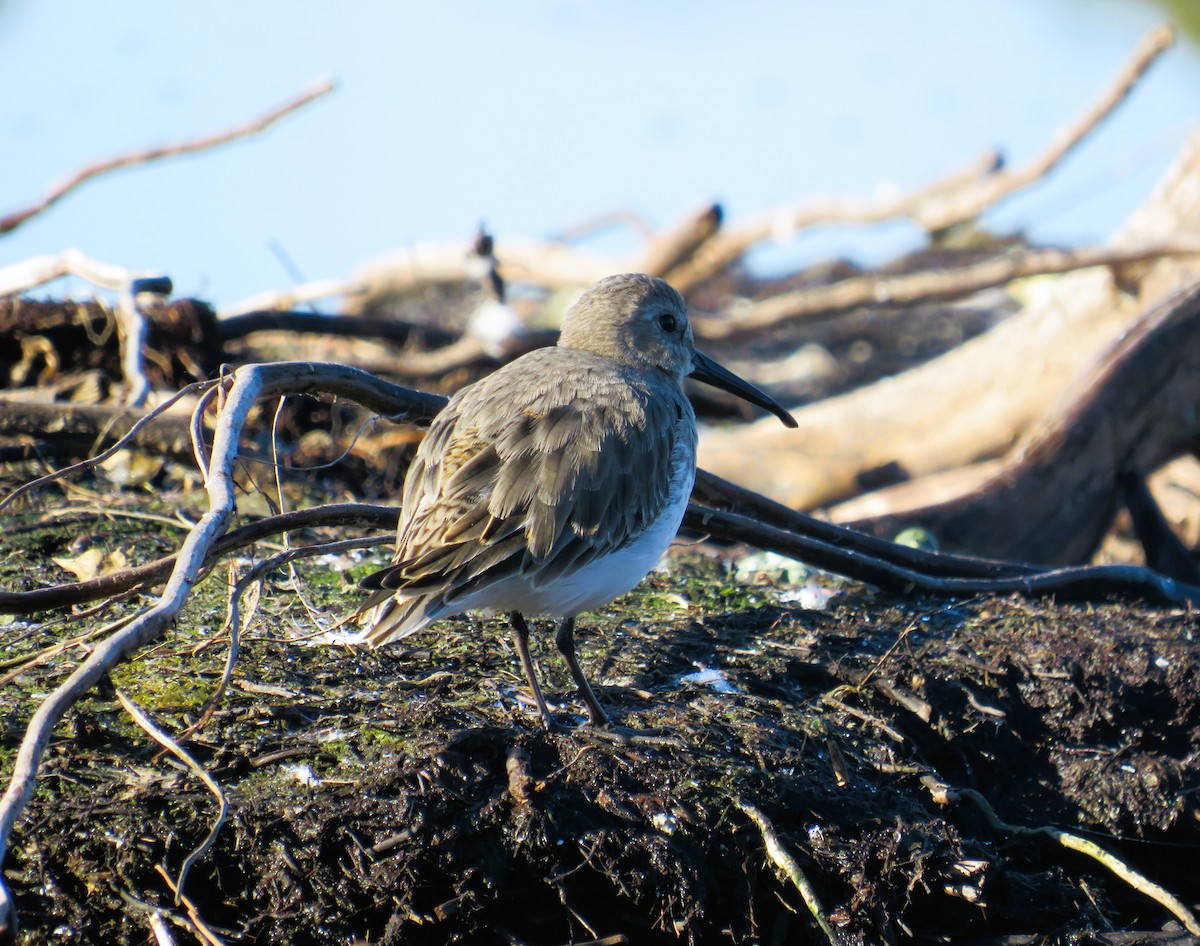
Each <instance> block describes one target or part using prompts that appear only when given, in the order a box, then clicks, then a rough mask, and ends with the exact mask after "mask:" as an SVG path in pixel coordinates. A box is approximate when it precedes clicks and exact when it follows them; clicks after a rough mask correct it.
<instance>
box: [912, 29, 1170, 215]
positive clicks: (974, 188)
mask: <svg viewBox="0 0 1200 946" xmlns="http://www.w3.org/2000/svg"><path fill="white" fill-rule="evenodd" d="M1174 42H1175V31H1174V30H1173V29H1172V28H1171V27H1170V26H1167V25H1165V24H1163V25H1159V26H1156V27H1155V28H1154V29H1152V30H1151V31H1150V32H1149V33H1147V34H1146V35H1145V36H1144V37H1142V39H1141V41H1140V42H1139V43H1138V45H1137V47H1136V49H1135V50H1134V52H1133V56H1132V57H1131V58H1130V60H1129V61H1128V62H1127V63H1126V64H1125V65H1124V66H1123V67H1122V69H1121V71H1120V72H1119V73H1118V74H1117V76H1116V78H1115V79H1114V80H1113V82H1112V84H1111V85H1110V86H1109V87H1108V88H1107V89H1105V90H1104V92H1103V93H1101V95H1100V96H1099V97H1098V98H1097V99H1096V101H1095V102H1093V103H1092V105H1091V106H1090V107H1089V108H1088V109H1087V110H1086V111H1085V112H1084V113H1083V114H1082V115H1080V116H1079V117H1078V118H1076V119H1075V120H1074V121H1072V122H1070V123H1069V124H1067V125H1066V126H1065V127H1063V128H1061V129H1059V131H1058V132H1057V133H1056V134H1055V135H1054V138H1053V140H1052V141H1051V142H1050V145H1049V147H1047V148H1046V150H1045V151H1044V152H1042V154H1040V155H1039V156H1038V157H1036V158H1034V159H1033V160H1032V161H1030V162H1029V163H1028V164H1026V165H1025V166H1024V167H1021V168H1018V169H1016V170H1012V171H1010V170H1001V171H997V173H995V174H992V175H989V176H988V177H984V178H982V179H980V180H977V181H975V182H973V184H972V185H970V186H968V187H965V188H963V189H962V190H960V191H958V192H956V193H953V192H952V193H948V194H946V195H945V196H944V197H943V198H942V199H940V200H938V199H933V200H931V201H929V202H928V203H927V204H925V205H924V206H922V207H920V208H919V209H918V211H917V212H916V213H915V214H914V217H915V218H916V220H917V221H918V222H919V223H920V224H921V225H922V226H924V227H925V229H927V230H941V229H944V228H946V227H949V226H953V225H954V224H957V223H962V222H963V221H966V220H972V219H974V218H975V217H978V216H979V215H980V214H981V213H982V212H983V211H984V210H986V209H987V208H988V207H991V206H992V205H993V204H996V203H998V202H999V201H1000V200H1002V199H1003V198H1005V197H1008V196H1009V195H1010V194H1012V193H1014V192H1016V191H1018V190H1020V189H1021V188H1023V187H1027V186H1029V185H1030V184H1032V183H1033V182H1034V181H1037V180H1040V179H1041V178H1043V177H1045V176H1046V175H1047V174H1049V173H1050V171H1052V170H1053V169H1054V168H1055V167H1056V166H1057V165H1058V164H1059V163H1060V162H1061V161H1062V160H1063V159H1064V158H1065V157H1067V155H1068V154H1070V153H1071V151H1073V150H1074V149H1075V147H1076V146H1077V145H1078V144H1079V143H1080V142H1081V141H1082V140H1083V139H1084V138H1086V137H1087V136H1088V135H1089V134H1091V132H1092V131H1094V130H1095V129H1096V127H1097V126H1098V125H1099V124H1100V123H1101V122H1103V121H1104V119H1106V118H1107V117H1108V116H1109V115H1111V114H1112V112H1113V110H1114V109H1116V107H1117V106H1118V105H1120V104H1121V103H1122V102H1123V101H1124V100H1125V98H1126V97H1127V96H1128V95H1129V93H1130V92H1131V91H1132V90H1133V87H1134V86H1135V85H1136V84H1137V82H1138V80H1139V79H1141V77H1142V76H1143V75H1145V73H1146V70H1147V69H1149V68H1150V66H1151V65H1153V64H1154V62H1155V61H1156V60H1157V59H1158V57H1159V56H1161V55H1162V54H1163V53H1164V52H1165V51H1166V50H1167V49H1169V48H1170V47H1171V45H1172V44H1173V43H1174Z"/></svg>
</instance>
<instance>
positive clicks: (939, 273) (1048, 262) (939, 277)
mask: <svg viewBox="0 0 1200 946" xmlns="http://www.w3.org/2000/svg"><path fill="white" fill-rule="evenodd" d="M1198 255H1200V245H1192V244H1188V243H1168V244H1162V245H1157V246H1131V247H1114V248H1108V247H1095V248H1093V247H1085V248H1083V249H1077V250H1058V249H1040V250H1022V251H1020V252H1016V253H1006V254H1004V255H1001V256H997V257H994V258H992V259H987V260H984V261H983V262H980V263H972V264H971V265H968V266H960V267H956V268H954V269H928V270H921V271H920V272H915V273H905V274H904V275H902V276H881V275H878V274H876V273H869V274H867V275H864V276H857V277H854V278H852V279H843V280H841V281H840V282H836V283H833V284H832V285H829V286H816V287H814V288H810V289H801V290H797V291H796V292H785V293H781V294H780V295H777V296H772V297H771V298H770V299H766V300H764V301H762V302H759V303H758V304H756V305H754V306H752V307H751V308H749V309H747V310H746V311H745V312H743V313H739V314H738V317H737V319H736V320H731V319H727V318H722V317H715V316H693V318H692V326H693V328H695V330H696V334H697V335H700V336H702V337H703V338H709V339H718V338H728V337H730V336H732V335H736V334H740V333H742V332H753V331H761V330H762V329H764V328H768V327H770V326H772V325H776V324H778V323H780V322H787V321H792V320H795V319H802V318H805V317H811V316H814V315H824V314H828V313H830V312H836V311H838V310H840V309H852V308H854V307H855V306H860V305H870V304H879V305H885V304H886V305H905V304H908V303H912V302H918V301H923V300H928V299H944V298H948V297H953V296H962V295H966V294H968V293H971V292H978V291H979V290H981V289H987V288H990V287H992V286H1004V285H1007V284H1008V283H1010V282H1012V281H1013V280H1014V279H1023V278H1025V277H1027V276H1042V275H1048V274H1052V273H1069V272H1072V271H1074V270H1078V269H1090V268H1091V267H1093V266H1126V265H1129V264H1131V263H1144V262H1147V261H1150V260H1159V259H1163V258H1165V257H1168V256H1198Z"/></svg>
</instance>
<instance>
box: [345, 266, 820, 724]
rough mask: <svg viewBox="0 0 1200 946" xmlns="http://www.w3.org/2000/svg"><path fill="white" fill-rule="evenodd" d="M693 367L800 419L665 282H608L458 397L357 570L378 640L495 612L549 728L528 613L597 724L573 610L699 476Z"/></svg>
mask: <svg viewBox="0 0 1200 946" xmlns="http://www.w3.org/2000/svg"><path fill="white" fill-rule="evenodd" d="M688 376H690V377H693V378H697V379H698V380H701V381H705V382H707V383H709V384H712V385H715V386H717V387H720V388H724V389H725V390H727V391H730V392H732V393H734V394H736V395H738V396H740V397H742V398H744V399H746V400H747V401H750V402H751V403H753V404H756V405H758V406H760V407H762V408H765V409H766V410H769V411H771V412H772V413H774V414H776V415H777V416H778V417H779V418H780V419H781V420H782V421H783V422H784V423H785V424H787V425H788V426H789V427H795V426H796V421H795V420H794V419H793V418H792V416H791V415H790V414H789V413H788V412H787V411H785V410H784V409H783V408H782V407H780V406H779V405H778V404H777V403H776V402H775V401H774V400H772V399H771V398H770V397H768V396H767V395H766V394H764V393H763V392H761V391H759V390H758V389H757V388H755V387H753V386H752V385H750V384H748V383H747V382H745V381H743V380H742V379H741V378H739V377H737V376H736V375H734V374H732V373H730V372H729V371H726V370H725V369H724V368H722V367H721V366H720V365H718V364H717V363H716V362H714V361H712V360H711V359H709V358H707V357H706V356H704V355H702V354H700V353H699V352H698V351H696V350H695V347H694V344H693V339H692V329H691V326H690V325H689V324H688V318H687V307H686V306H685V304H684V301H683V298H682V297H681V296H680V295H679V293H678V292H676V291H675V290H674V289H672V288H671V287H670V286H669V285H668V284H667V283H665V282H663V281H662V280H661V279H656V278H654V277H651V276H644V275H638V274H631V275H624V276H611V277H609V278H607V279H604V280H602V281H601V282H600V283H598V284H597V285H596V286H595V287H594V288H592V289H591V290H589V291H588V292H586V293H584V295H583V296H582V297H581V298H580V299H579V301H578V302H577V303H576V304H575V305H574V306H573V307H572V308H571V310H570V311H569V312H568V313H567V316H566V318H565V320H564V322H563V327H562V333H561V336H560V338H559V342H558V345H557V347H555V348H543V349H539V350H537V351H533V352H530V353H529V354H527V355H524V356H523V357H521V358H518V359H517V360H516V361H513V362H510V363H509V364H508V365H506V366H505V367H503V368H501V369H500V370H498V371H496V372H495V373H493V374H491V375H489V376H488V377H486V378H484V379H483V380H481V381H478V382H476V383H475V384H472V385H469V386H468V387H466V388H463V389H462V390H461V391H459V392H458V393H457V394H455V396H454V397H453V398H451V400H450V403H449V404H448V405H447V406H446V407H445V409H444V410H443V411H442V412H441V413H440V414H439V415H438V416H437V418H436V419H435V420H434V422H433V424H432V426H431V427H430V428H429V432H428V433H427V434H426V436H425V439H424V440H423V441H422V443H421V446H420V447H419V448H418V450H417V454H416V457H415V459H414V460H413V462H412V465H411V466H410V468H409V470H408V475H407V477H406V478H405V481H404V491H403V508H402V510H401V514H400V524H399V530H398V535H397V541H396V554H395V558H394V559H393V563H394V564H392V565H391V566H389V567H387V568H384V569H382V570H380V571H377V572H375V573H373V574H371V575H368V576H367V577H366V578H365V579H364V580H363V581H362V587H363V588H366V589H368V590H371V591H373V592H374V594H373V595H372V597H371V599H370V600H369V601H368V607H369V606H373V605H374V606H378V607H377V610H376V612H375V623H374V626H373V627H371V628H370V629H369V630H368V631H366V632H365V633H364V634H362V635H361V640H363V641H365V642H367V643H369V644H371V645H373V646H380V645H382V644H387V643H390V642H392V641H395V640H399V639H400V638H403V637H407V636H408V635H410V634H413V633H415V632H417V631H419V630H421V628H423V627H425V626H426V625H427V624H429V623H430V622H432V621H435V620H437V619H439V618H444V617H449V616H451V615H454V614H458V613H461V612H463V611H473V610H477V609H478V610H488V611H501V612H508V613H509V619H510V622H511V624H512V631H513V643H514V645H515V647H516V651H517V655H518V657H519V658H520V660H521V666H522V668H523V669H524V672H525V677H526V679H527V680H528V681H529V688H530V690H531V691H532V693H533V698H534V700H535V701H536V702H537V706H538V710H539V711H540V712H541V715H542V718H543V720H544V721H545V723H546V725H547V726H548V727H551V728H552V727H553V726H554V721H553V719H552V717H551V715H550V711H549V709H548V707H547V706H546V700H545V698H544V697H543V695H542V689H541V687H540V686H539V684H538V679H537V674H536V672H535V670H534V666H533V660H532V659H531V658H530V655H529V625H528V623H527V622H526V619H525V618H526V615H528V616H530V617H533V616H541V617H549V618H554V619H556V620H557V621H558V622H559V625H558V633H557V635H556V637H555V646H556V647H557V648H558V650H559V652H560V653H561V654H562V655H563V657H564V659H565V660H566V662H567V667H568V668H569V669H570V671H571V677H572V678H573V679H574V681H575V684H576V686H577V687H578V688H579V695H580V697H581V699H582V700H583V703H584V705H585V706H586V708H587V713H588V718H589V719H590V721H591V722H592V724H594V725H597V726H607V725H608V717H607V715H606V714H605V712H604V709H603V707H602V706H601V705H600V702H599V700H598V699H597V698H596V694H595V692H594V691H593V690H592V687H591V685H590V684H589V683H588V681H587V677H585V676H584V673H583V671H582V669H581V668H580V666H579V661H578V660H577V659H576V656H575V641H574V630H575V617H576V615H578V614H580V613H582V612H584V611H590V610H593V609H595V608H598V607H600V606H602V605H604V604H607V603H608V602H609V601H611V600H612V599H613V598H616V597H617V596H619V595H622V594H624V593H625V592H627V591H629V590H630V589H632V588H633V587H634V586H635V585H636V584H637V583H638V582H640V581H641V580H642V578H643V577H645V575H646V573H647V572H648V571H649V570H650V569H651V568H652V567H653V566H654V564H655V562H657V561H658V559H659V557H660V556H661V555H662V553H663V552H664V551H665V550H666V548H667V546H668V545H670V543H671V540H672V539H673V538H674V537H675V533H676V531H677V530H678V529H679V524H680V522H681V521H682V519H683V513H684V510H685V509H686V508H687V503H688V496H689V495H690V493H691V490H692V484H693V482H694V481H695V478H696V415H695V412H694V411H693V410H692V406H691V404H690V403H689V402H688V400H687V398H686V397H685V396H684V393H683V379H684V378H685V377H688Z"/></svg>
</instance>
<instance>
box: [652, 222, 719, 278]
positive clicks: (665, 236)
mask: <svg viewBox="0 0 1200 946" xmlns="http://www.w3.org/2000/svg"><path fill="white" fill-rule="evenodd" d="M722 216H723V213H722V211H721V205H720V204H705V205H704V206H703V207H701V208H699V209H698V210H695V211H693V212H692V213H690V214H688V215H687V216H686V217H684V218H683V220H681V221H679V223H677V224H675V226H673V227H671V228H670V229H669V230H666V231H665V232H663V233H661V234H659V235H657V236H655V237H654V239H653V240H651V241H650V244H649V245H648V246H647V247H646V248H645V249H644V250H643V251H642V255H641V257H640V258H639V260H638V263H637V265H636V266H634V267H633V269H634V270H635V271H636V272H639V273H649V274H650V275H651V276H661V277H663V278H664V279H666V280H667V281H668V282H670V281H671V276H670V273H671V271H672V270H674V269H675V268H676V267H678V266H680V265H682V264H684V263H686V262H687V261H688V260H689V259H691V258H692V257H693V256H694V255H695V253H696V251H697V250H698V249H699V248H700V247H701V246H703V245H704V243H705V242H706V241H707V240H709V239H711V238H712V236H713V235H714V234H715V233H716V232H717V230H718V229H720V226H721V219H722Z"/></svg>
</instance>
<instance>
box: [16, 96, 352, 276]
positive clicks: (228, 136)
mask: <svg viewBox="0 0 1200 946" xmlns="http://www.w3.org/2000/svg"><path fill="white" fill-rule="evenodd" d="M333 87H334V83H333V80H332V79H321V80H319V81H318V82H316V83H314V84H313V85H312V86H311V87H310V88H308V89H307V90H305V91H303V92H301V93H300V94H299V95H295V96H293V97H292V98H290V99H288V100H287V101H286V102H283V103H281V104H279V105H277V106H275V107H274V108H272V109H271V110H269V111H267V112H265V113H263V114H262V115H260V116H259V117H258V118H253V119H251V120H250V121H247V122H243V123H242V124H240V125H237V126H235V127H233V128H230V129H228V130H226V131H221V132H217V133H215V134H210V135H205V136H204V137H202V138H195V139H193V140H190V141H180V142H176V143H175V144H168V145H162V146H160V147H157V148H147V149H145V150H142V151H131V152H129V153H128V154H123V155H118V156H117V157H115V158H109V159H108V160H106V161H98V162H96V163H95V164H89V165H87V166H86V167H83V168H80V169H79V170H78V171H76V172H75V173H74V174H71V175H70V176H69V177H67V178H66V179H65V180H63V181H61V182H59V183H58V184H55V185H54V186H53V187H51V188H50V190H49V192H47V193H46V195H45V196H44V197H42V199H41V200H39V201H37V202H36V203H34V204H32V205H31V206H29V207H26V208H25V209H24V210H18V211H16V212H14V213H11V214H8V215H7V216H5V217H0V234H4V233H8V232H9V231H10V230H15V229H16V228H17V227H19V226H20V225H21V224H23V223H24V222H25V221H26V220H28V219H30V218H31V217H34V216H36V215H37V214H40V213H42V212H43V211H45V210H47V209H49V208H50V207H51V206H53V205H54V204H56V203H57V202H58V201H60V200H61V199H62V198H63V197H65V196H66V195H67V194H69V193H70V192H71V191H73V190H75V188H77V187H79V186H80V185H81V184H83V183H85V182H87V181H90V180H91V179H92V178H94V177H98V176H99V175H101V174H106V173H108V172H109V171H114V170H116V169H117V168H125V167H131V166H133V165H137V164H145V163H146V162H148V161H156V160H158V159H159V158H166V157H172V156H174V155H178V154H190V153H193V152H196V151H203V150H206V149H208V148H213V147H216V146H217V145H223V144H226V143H228V142H230V141H234V140H235V139H238V138H245V137H248V136H249V135H254V134H257V133H259V132H261V131H265V130H266V129H267V128H269V127H270V126H271V125H273V124H274V123H275V122H277V121H279V120H280V119H281V118H284V117H285V116H287V115H290V114H291V113H292V112H294V111H296V110H297V109H300V108H303V107H304V106H305V105H307V104H308V103H309V102H311V101H313V100H314V99H318V98H320V97H321V96H322V95H325V94H326V93H328V92H331V91H332V90H333ZM0 294H3V288H2V287H0Z"/></svg>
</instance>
